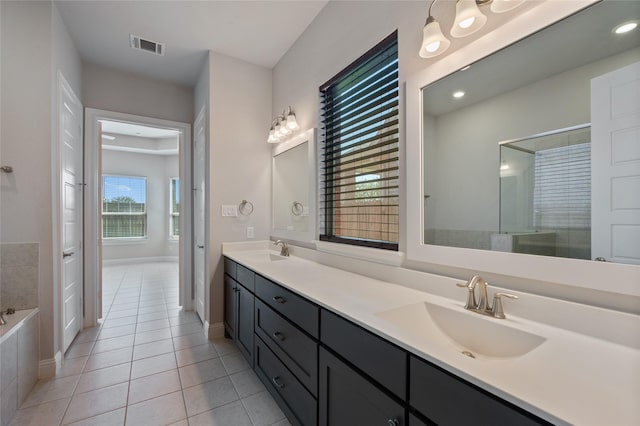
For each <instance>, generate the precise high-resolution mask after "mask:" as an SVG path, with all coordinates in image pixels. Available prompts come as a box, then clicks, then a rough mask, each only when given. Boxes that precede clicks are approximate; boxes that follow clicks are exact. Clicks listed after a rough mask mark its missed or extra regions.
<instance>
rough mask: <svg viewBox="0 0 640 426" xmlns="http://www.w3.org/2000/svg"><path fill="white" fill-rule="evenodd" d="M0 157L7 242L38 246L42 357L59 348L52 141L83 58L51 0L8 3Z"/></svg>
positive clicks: (2, 234)
mask: <svg viewBox="0 0 640 426" xmlns="http://www.w3.org/2000/svg"><path fill="white" fill-rule="evenodd" d="M0 8H1V10H2V12H1V14H0V15H1V19H2V22H1V25H0V27H1V44H2V45H1V49H0V51H1V55H2V57H1V67H2V70H1V72H0V76H1V77H2V78H1V79H2V81H1V93H2V96H1V106H0V111H1V117H0V122H1V130H0V155H1V160H0V162H1V163H2V164H3V165H10V166H13V167H14V173H12V174H11V175H5V174H3V175H2V177H0V179H1V191H2V192H1V198H0V204H1V206H0V215H1V218H2V220H1V221H0V222H1V225H0V241H1V242H34V243H38V244H39V250H40V253H39V259H40V260H39V268H38V280H39V290H38V297H39V306H40V359H49V358H52V357H53V356H54V354H55V352H56V351H57V347H56V341H55V340H56V339H55V331H54V330H55V325H56V315H57V305H58V303H57V291H56V290H55V288H54V272H55V271H54V265H53V235H54V234H53V232H54V231H53V223H54V217H53V213H54V210H53V207H52V205H53V203H52V200H53V198H54V194H53V191H52V189H53V188H52V181H53V180H54V179H55V176H54V175H55V174H54V173H52V162H53V161H54V158H53V155H54V154H53V151H52V146H53V145H52V142H53V141H54V139H53V138H55V134H56V128H55V127H54V126H55V121H56V116H57V114H56V110H55V108H54V105H55V102H56V99H55V90H56V80H55V79H54V76H55V75H56V73H57V70H58V69H60V70H62V72H63V73H64V75H65V77H66V78H67V81H68V82H69V84H70V85H71V87H72V88H73V89H74V91H76V94H77V95H78V96H80V95H81V93H80V89H81V87H80V86H81V85H80V78H81V73H82V69H81V64H80V60H79V57H78V54H77V51H76V50H75V47H74V46H73V43H72V41H71V39H70V37H69V34H68V32H67V30H66V28H65V26H64V24H63V23H62V21H61V20H60V17H59V15H58V12H57V10H56V9H55V5H52V3H50V2H48V1H43V2H36V1H33V2H24V1H17V2H12V1H2V2H0Z"/></svg>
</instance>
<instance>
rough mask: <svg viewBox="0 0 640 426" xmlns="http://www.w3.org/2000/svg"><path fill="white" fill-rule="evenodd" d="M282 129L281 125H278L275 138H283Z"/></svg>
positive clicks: (275, 129)
mask: <svg viewBox="0 0 640 426" xmlns="http://www.w3.org/2000/svg"><path fill="white" fill-rule="evenodd" d="M280 130H281V127H280V123H278V124H276V127H274V134H273V135H274V136H275V137H276V138H280V137H281V136H282V132H281V131H280Z"/></svg>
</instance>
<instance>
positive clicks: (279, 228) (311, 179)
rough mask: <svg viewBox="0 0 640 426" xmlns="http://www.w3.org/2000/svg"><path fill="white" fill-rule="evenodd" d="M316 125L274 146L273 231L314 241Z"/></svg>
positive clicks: (301, 240)
mask: <svg viewBox="0 0 640 426" xmlns="http://www.w3.org/2000/svg"><path fill="white" fill-rule="evenodd" d="M315 138H316V132H315V129H311V130H308V131H306V132H303V133H301V134H299V135H297V136H295V137H293V138H291V139H290V140H289V141H287V142H283V143H281V144H278V145H276V146H275V147H274V149H273V177H272V188H273V194H272V206H273V226H272V229H271V235H272V236H273V237H276V238H284V239H287V240H293V241H300V242H311V241H312V240H313V239H314V238H315V228H316V222H315V215H316V211H315V203H316V201H315V200H316V190H315V189H316V184H315V182H316V179H315V158H316V157H315V150H316V148H315Z"/></svg>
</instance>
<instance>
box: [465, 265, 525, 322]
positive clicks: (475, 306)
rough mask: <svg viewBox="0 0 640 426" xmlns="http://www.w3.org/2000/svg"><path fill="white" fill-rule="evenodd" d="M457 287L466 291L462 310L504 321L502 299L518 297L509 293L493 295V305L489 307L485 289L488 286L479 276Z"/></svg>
mask: <svg viewBox="0 0 640 426" xmlns="http://www.w3.org/2000/svg"><path fill="white" fill-rule="evenodd" d="M456 285H457V286H458V287H466V288H467V290H468V294H467V303H466V304H465V305H464V308H465V309H467V310H469V311H473V312H476V313H478V314H482V315H487V316H490V317H494V318H499V319H504V318H506V317H505V315H504V309H503V308H502V297H503V296H504V297H507V298H509V299H517V298H518V296H516V295H514V294H509V293H496V294H494V295H493V304H492V305H489V296H488V294H487V287H489V284H487V282H486V281H485V280H484V279H482V277H481V276H480V275H474V276H473V277H472V278H471V279H470V280H469V281H468V282H467V283H466V284H462V283H459V284H456ZM476 287H477V288H478V298H477V299H476Z"/></svg>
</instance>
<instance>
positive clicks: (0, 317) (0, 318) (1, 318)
mask: <svg viewBox="0 0 640 426" xmlns="http://www.w3.org/2000/svg"><path fill="white" fill-rule="evenodd" d="M15 313H16V310H15V309H13V308H9V309H7V310H6V311H0V325H5V324H6V323H7V321H6V320H5V319H4V314H7V315H13V314H15Z"/></svg>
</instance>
